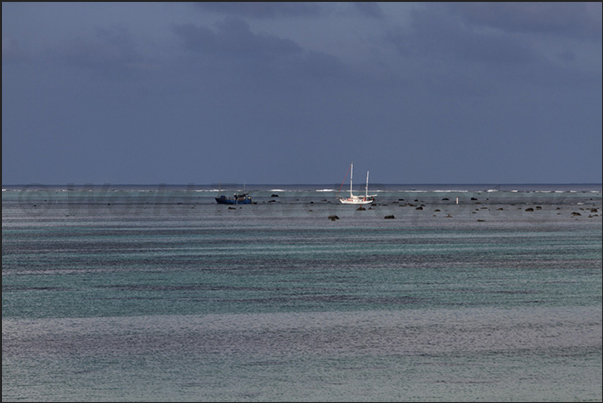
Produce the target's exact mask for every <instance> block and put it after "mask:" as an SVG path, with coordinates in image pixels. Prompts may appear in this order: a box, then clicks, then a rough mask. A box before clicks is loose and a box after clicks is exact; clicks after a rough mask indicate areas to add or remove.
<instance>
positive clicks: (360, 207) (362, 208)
mask: <svg viewBox="0 0 603 403" xmlns="http://www.w3.org/2000/svg"><path fill="white" fill-rule="evenodd" d="M356 211H366V209H365V208H364V207H362V206H359V207H358V208H357V209H356Z"/></svg>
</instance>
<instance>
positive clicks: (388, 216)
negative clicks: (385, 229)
mask: <svg viewBox="0 0 603 403" xmlns="http://www.w3.org/2000/svg"><path fill="white" fill-rule="evenodd" d="M383 218H384V219H386V220H392V219H394V218H396V217H394V216H393V215H386V216H385V217H383Z"/></svg>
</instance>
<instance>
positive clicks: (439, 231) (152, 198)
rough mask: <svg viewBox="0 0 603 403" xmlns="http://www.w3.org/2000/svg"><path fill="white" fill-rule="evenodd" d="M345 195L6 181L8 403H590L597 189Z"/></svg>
mask: <svg viewBox="0 0 603 403" xmlns="http://www.w3.org/2000/svg"><path fill="white" fill-rule="evenodd" d="M340 188H341V186H340V184H337V185H242V184H212V185H194V184H188V185H111V184H94V185H93V184H85V185H53V186H48V185H35V184H31V185H18V186H7V185H3V189H2V401H601V400H602V382H601V378H602V371H601V368H602V350H601V337H602V336H601V332H602V327H601V322H602V309H601V308H602V229H603V227H602V220H601V217H602V215H603V209H602V199H601V194H602V192H601V184H563V185H555V184H533V185H525V184H522V185H509V184H504V185H496V184H493V185H462V184H460V185H420V184H418V185H395V184H388V185H383V184H371V185H370V189H369V193H371V194H376V195H377V196H376V201H375V203H373V204H372V205H366V206H364V208H362V209H359V208H358V207H357V206H350V205H342V204H340V203H339V201H338V200H337V199H336V196H337V195H338V192H339V195H341V196H345V195H347V194H349V189H348V188H347V186H346V185H345V184H344V185H343V187H342V188H341V189H340ZM238 191H246V192H249V194H250V196H251V197H252V200H253V204H249V205H236V206H228V205H220V204H217V203H216V201H215V197H218V196H219V195H221V194H224V195H226V196H227V197H231V196H232V195H233V193H235V192H238ZM354 193H355V194H363V193H364V184H362V185H359V186H357V187H355V189H354Z"/></svg>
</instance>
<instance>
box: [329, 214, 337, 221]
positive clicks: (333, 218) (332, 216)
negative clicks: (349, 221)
mask: <svg viewBox="0 0 603 403" xmlns="http://www.w3.org/2000/svg"><path fill="white" fill-rule="evenodd" d="M329 220H331V221H335V220H339V217H337V216H336V215H330V216H329Z"/></svg>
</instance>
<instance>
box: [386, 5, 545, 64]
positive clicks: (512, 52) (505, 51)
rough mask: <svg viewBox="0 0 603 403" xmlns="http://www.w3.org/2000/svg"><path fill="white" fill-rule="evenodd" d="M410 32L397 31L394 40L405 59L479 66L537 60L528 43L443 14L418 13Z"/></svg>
mask: <svg viewBox="0 0 603 403" xmlns="http://www.w3.org/2000/svg"><path fill="white" fill-rule="evenodd" d="M411 16H412V24H411V26H410V27H409V28H403V29H402V28H401V29H398V30H394V31H392V32H391V34H390V40H391V41H392V42H393V43H394V44H395V46H396V48H397V49H398V51H399V52H400V54H401V55H402V56H408V57H416V56H425V57H430V58H436V60H437V59H439V60H442V61H443V60H451V59H452V60H454V59H456V60H460V61H466V62H476V63H486V64H490V63H497V64H500V63H505V64H506V63H525V62H529V61H532V60H533V59H534V53H533V51H532V49H530V47H529V46H528V45H526V44H525V43H523V42H521V41H519V40H518V39H515V38H513V37H510V36H508V35H504V34H500V33H485V32H477V31H475V30H473V29H471V28H468V27H466V26H465V25H464V24H462V23H461V22H460V21H459V20H458V19H455V18H449V17H448V16H447V15H446V13H443V12H441V10H434V9H416V10H414V11H413V12H412V14H411Z"/></svg>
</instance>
